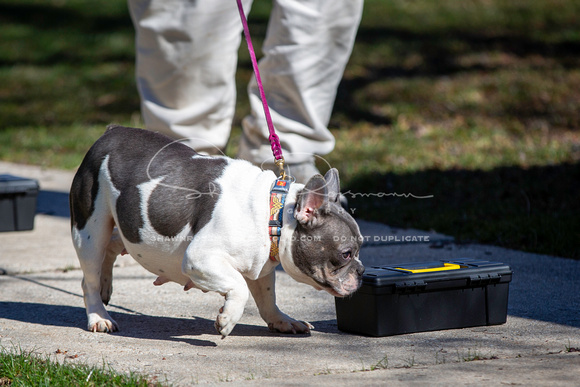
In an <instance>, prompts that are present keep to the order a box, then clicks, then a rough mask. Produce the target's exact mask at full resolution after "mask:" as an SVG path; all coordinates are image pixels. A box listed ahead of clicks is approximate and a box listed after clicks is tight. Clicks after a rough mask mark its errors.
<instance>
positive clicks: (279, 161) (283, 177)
mask: <svg viewBox="0 0 580 387" xmlns="http://www.w3.org/2000/svg"><path fill="white" fill-rule="evenodd" d="M274 163H275V164H276V166H278V168H280V177H279V179H281V180H290V179H289V177H290V176H288V175H286V171H285V170H284V157H281V158H279V159H277V160H276V161H274Z"/></svg>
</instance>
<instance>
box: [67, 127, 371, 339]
mask: <svg viewBox="0 0 580 387" xmlns="http://www.w3.org/2000/svg"><path fill="white" fill-rule="evenodd" d="M275 181H277V180H276V176H275V174H274V173H273V172H272V171H264V170H262V169H260V168H259V167H256V166H254V165H252V164H250V163H249V162H247V161H243V160H234V159H230V158H227V157H221V156H218V157H216V156H214V157H210V156H204V155H201V154H198V153H196V152H195V151H194V150H192V149H191V148H189V147H188V146H186V145H184V144H182V143H180V142H177V141H175V140H173V139H171V138H169V137H166V136H164V135H161V134H158V133H155V132H152V131H148V130H142V129H136V128H127V127H123V126H119V125H109V126H108V127H107V131H106V132H105V133H104V134H103V135H102V137H101V138H99V139H98V140H97V141H96V142H95V144H94V145H93V146H92V147H91V148H90V150H89V151H88V153H87V154H86V156H85V158H84V160H83V162H82V163H81V165H80V167H79V169H78V171H77V173H76V175H75V177H74V180H73V183H72V186H71V191H70V209H71V233H72V240H73V244H74V247H75V249H76V252H77V255H78V258H79V261H80V265H81V268H82V270H83V280H82V289H83V293H84V302H85V306H86V312H87V317H88V329H89V330H90V331H93V332H113V331H116V330H118V328H119V327H118V325H117V323H116V322H115V321H114V320H113V319H112V318H111V317H110V316H109V314H108V313H107V311H106V309H105V306H104V305H105V304H108V302H109V300H110V298H111V294H112V271H113V264H114V262H115V259H116V258H117V256H118V255H119V254H125V253H128V254H130V255H131V256H132V257H133V258H134V259H135V260H136V261H137V262H138V263H139V264H141V265H142V266H143V267H144V268H145V269H147V270H148V271H150V272H151V273H154V274H155V275H157V276H158V278H157V279H156V280H155V282H154V285H161V284H164V283H166V282H169V281H173V282H177V283H178V284H180V285H182V286H184V290H189V289H191V288H198V289H201V290H202V291H204V292H208V291H213V292H218V293H219V294H221V295H222V296H224V298H225V303H224V305H223V307H222V308H220V310H219V314H218V316H217V319H216V322H215V327H216V329H217V331H218V332H219V333H220V334H221V335H222V336H223V338H225V337H226V336H227V335H229V334H230V332H231V331H232V329H233V328H234V326H235V325H236V323H237V322H238V321H239V320H240V318H241V317H242V314H243V311H244V307H245V305H246V302H247V300H248V297H249V293H251V294H252V296H253V297H254V299H255V301H256V304H257V306H258V309H259V312H260V316H261V317H262V318H263V319H264V321H265V322H266V323H267V324H268V327H269V328H270V330H272V331H279V332H286V333H308V332H310V329H311V328H313V327H312V326H311V325H310V324H309V323H307V322H300V321H297V320H294V319H292V318H290V317H289V316H287V315H286V314H284V313H282V312H281V311H280V310H279V309H278V307H277V306H276V296H275V293H274V281H275V271H274V269H275V267H276V266H277V265H278V264H279V263H281V264H282V267H283V268H284V270H285V271H286V273H288V274H289V275H290V276H291V277H292V278H294V279H295V280H297V281H299V282H302V283H306V284H310V285H312V286H313V287H314V288H316V289H318V290H326V291H327V292H328V293H330V294H331V295H333V296H336V297H344V296H348V295H350V294H351V293H353V292H354V291H356V290H357V289H358V287H359V286H360V283H361V280H362V274H363V271H364V266H363V265H362V264H361V262H360V260H359V258H358V255H359V251H360V247H361V243H362V242H361V241H362V236H361V234H360V230H359V228H358V225H357V223H356V222H355V220H354V219H353V218H352V217H351V216H350V215H349V214H348V212H347V211H345V210H344V209H343V208H342V207H341V206H340V204H339V191H340V188H339V177H338V172H337V171H336V169H331V170H330V171H328V173H326V175H325V176H324V177H322V176H321V175H315V176H313V177H312V178H311V179H310V180H309V181H308V182H307V183H306V184H305V185H304V184H298V183H292V184H290V188H289V191H288V193H287V196H286V201H285V205H284V209H283V219H282V221H283V225H282V227H281V234H280V237H279V245H278V253H277V254H276V255H275V256H274V259H271V257H270V255H271V254H270V250H271V243H272V242H271V239H270V232H269V215H270V208H269V207H270V205H269V203H270V191H271V189H272V186H273V184H274V183H275Z"/></svg>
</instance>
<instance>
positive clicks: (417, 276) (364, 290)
mask: <svg viewBox="0 0 580 387" xmlns="http://www.w3.org/2000/svg"><path fill="white" fill-rule="evenodd" d="M511 279H512V270H511V269H510V267H509V266H508V265H505V264H503V263H499V262H490V261H485V260H475V259H470V258H465V259H456V260H451V261H438V262H423V263H405V264H401V265H393V266H383V267H378V266H373V267H371V268H367V270H366V271H365V273H364V275H363V282H362V285H361V287H360V289H359V290H358V291H357V292H356V293H354V294H353V295H352V296H351V297H348V298H336V299H335V302H336V317H337V321H338V329H340V330H341V331H345V332H351V333H357V334H362V335H368V336H390V335H398V334H404V333H413V332H424V331H433V330H439V329H451V328H464V327H473V326H481V325H497V324H503V323H505V322H506V317H507V305H508V292H509V283H510V281H511Z"/></svg>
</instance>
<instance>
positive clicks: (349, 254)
mask: <svg viewBox="0 0 580 387" xmlns="http://www.w3.org/2000/svg"><path fill="white" fill-rule="evenodd" d="M351 256H352V252H351V251H350V250H347V251H344V252H343V253H342V258H343V259H350V258H351Z"/></svg>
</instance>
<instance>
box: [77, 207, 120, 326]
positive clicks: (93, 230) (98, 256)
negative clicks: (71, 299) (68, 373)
mask: <svg viewBox="0 0 580 387" xmlns="http://www.w3.org/2000/svg"><path fill="white" fill-rule="evenodd" d="M99 199H100V200H99ZM103 199H104V198H97V201H96V203H95V211H93V213H92V214H91V216H90V217H89V218H88V219H87V221H86V223H85V225H84V227H83V228H82V229H79V228H78V227H77V226H76V225H75V224H74V220H73V227H72V235H73V244H74V246H75V249H76V251H77V255H78V257H79V262H80V264H81V269H82V270H83V274H84V276H83V281H82V287H83V293H84V301H85V306H86V309H87V317H88V329H89V330H90V331H93V332H113V331H116V330H118V325H117V323H116V322H115V320H113V319H112V318H111V316H109V314H108V313H107V310H106V309H105V305H104V304H103V300H104V299H107V298H109V297H110V293H111V272H112V267H113V262H114V258H111V257H110V256H111V255H113V252H114V251H116V250H117V248H116V247H117V243H113V244H112V245H111V237H112V235H113V227H114V222H113V217H112V216H111V213H110V212H109V211H108V208H107V207H106V205H104V204H105V203H104V200H103ZM109 247H114V248H111V249H110V248H109ZM115 257H116V255H115ZM103 281H107V282H108V284H107V285H106V286H104V287H103V285H102V284H103ZM107 301H108V300H107Z"/></svg>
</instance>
